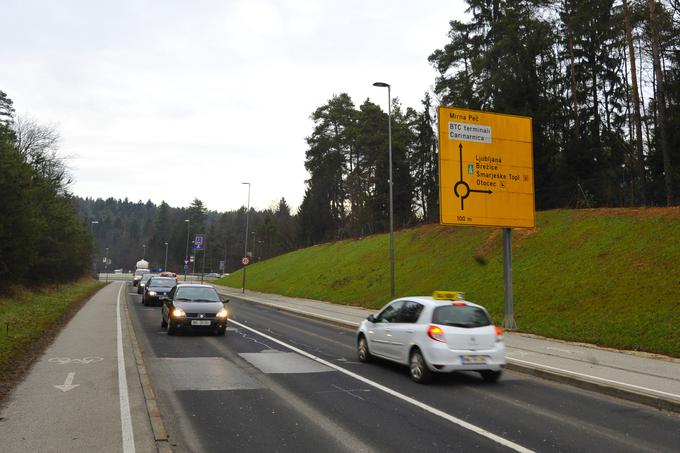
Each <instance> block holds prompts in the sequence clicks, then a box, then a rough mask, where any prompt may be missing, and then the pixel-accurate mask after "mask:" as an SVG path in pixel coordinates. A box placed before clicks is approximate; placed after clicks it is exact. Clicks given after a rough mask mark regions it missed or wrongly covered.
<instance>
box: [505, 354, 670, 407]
mask: <svg viewBox="0 0 680 453" xmlns="http://www.w3.org/2000/svg"><path fill="white" fill-rule="evenodd" d="M507 360H508V362H517V363H519V364H524V365H529V366H531V367H534V368H536V369H538V370H542V369H543V370H549V371H557V372H560V373H564V374H568V375H572V376H578V377H585V378H588V379H591V380H594V381H599V382H605V383H607V384H616V385H620V386H623V387H628V388H630V389H635V390H642V391H644V392H648V393H652V394H656V395H664V396H670V397H673V398H677V399H679V400H680V395H677V394H675V393H668V392H664V391H661V390H654V389H650V388H647V387H641V386H639V385H635V384H627V383H625V382H620V381H614V380H611V379H606V378H601V377H597V376H593V375H590V374H585V373H577V372H576V371H569V370H564V369H562V368H556V367H552V366H548V365H542V364H540V363H534V362H529V361H527V360H521V359H515V358H510V357H508V359H507Z"/></svg>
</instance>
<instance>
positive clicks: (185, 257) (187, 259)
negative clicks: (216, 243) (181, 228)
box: [184, 219, 191, 281]
mask: <svg viewBox="0 0 680 453" xmlns="http://www.w3.org/2000/svg"><path fill="white" fill-rule="evenodd" d="M184 221H185V222H186V223H187V247H186V249H185V251H184V281H187V269H189V225H190V224H191V222H190V221H189V219H184Z"/></svg>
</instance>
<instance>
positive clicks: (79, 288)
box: [0, 279, 105, 374]
mask: <svg viewBox="0 0 680 453" xmlns="http://www.w3.org/2000/svg"><path fill="white" fill-rule="evenodd" d="M104 285H105V283H102V282H98V281H95V280H91V279H83V280H80V281H77V282H73V283H69V284H64V285H59V286H54V287H50V288H43V289H40V290H29V289H25V288H19V287H16V288H13V290H12V291H11V292H12V293H13V295H11V296H0V374H2V372H4V371H6V370H7V369H8V368H9V367H12V366H13V364H14V363H15V362H21V361H22V358H23V356H24V355H25V353H26V351H27V350H29V349H30V346H31V344H32V343H33V342H35V341H36V340H38V339H39V338H40V337H41V336H43V335H44V334H45V332H47V331H48V330H50V329H51V328H53V327H55V326H56V325H57V324H58V323H59V321H60V320H61V319H62V317H63V316H64V315H65V314H67V313H68V312H69V309H71V308H72V307H73V306H74V305H76V304H78V303H79V302H82V301H83V300H85V299H87V298H89V297H90V296H91V295H92V294H94V293H95V292H96V291H98V290H99V289H100V288H101V287H103V286H104Z"/></svg>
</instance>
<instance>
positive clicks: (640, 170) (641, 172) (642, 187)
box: [623, 0, 647, 205]
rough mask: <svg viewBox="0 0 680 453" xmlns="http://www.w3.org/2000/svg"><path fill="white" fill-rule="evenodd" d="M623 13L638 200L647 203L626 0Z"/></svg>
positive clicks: (635, 76) (640, 122) (640, 128)
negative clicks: (633, 124)
mask: <svg viewBox="0 0 680 453" xmlns="http://www.w3.org/2000/svg"><path fill="white" fill-rule="evenodd" d="M623 14H624V20H625V22H626V43H627V44H628V55H629V57H630V77H631V85H632V95H633V121H634V122H635V151H636V153H635V154H636V163H637V174H638V177H637V179H638V192H639V196H640V202H641V203H642V204H643V205H645V204H647V196H646V186H647V185H646V184H645V156H644V152H643V150H642V118H641V117H640V95H639V93H638V81H637V68H636V66H635V46H634V45H633V27H632V24H631V19H630V9H629V8H628V0H623Z"/></svg>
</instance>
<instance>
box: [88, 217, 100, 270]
mask: <svg viewBox="0 0 680 453" xmlns="http://www.w3.org/2000/svg"><path fill="white" fill-rule="evenodd" d="M97 224H99V220H91V221H90V236H92V245H95V243H96V242H97V241H95V239H94V226H95V225H97ZM95 248H96V246H95ZM92 255H93V256H94V257H96V256H97V255H98V253H93V254H92ZM92 267H93V270H94V274H95V275H97V258H94V259H93V260H92Z"/></svg>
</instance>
